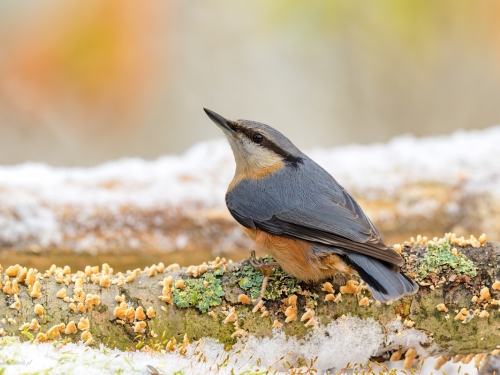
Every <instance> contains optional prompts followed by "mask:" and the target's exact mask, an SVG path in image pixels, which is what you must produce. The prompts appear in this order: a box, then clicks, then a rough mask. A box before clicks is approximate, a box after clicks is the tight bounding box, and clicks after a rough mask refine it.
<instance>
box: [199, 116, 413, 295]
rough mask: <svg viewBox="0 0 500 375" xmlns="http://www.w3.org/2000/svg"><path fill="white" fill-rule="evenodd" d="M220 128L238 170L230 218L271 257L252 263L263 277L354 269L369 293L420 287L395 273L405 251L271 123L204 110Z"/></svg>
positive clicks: (308, 278) (229, 199)
mask: <svg viewBox="0 0 500 375" xmlns="http://www.w3.org/2000/svg"><path fill="white" fill-rule="evenodd" d="M204 111H205V113H206V114H207V115H208V117H209V118H210V119H211V120H212V121H213V122H214V123H215V124H216V125H217V126H218V127H219V128H220V129H221V130H222V131H223V133H224V135H225V136H226V138H227V140H228V141H229V145H230V146H231V149H232V151H233V154H234V159H235V161H236V170H235V174H234V177H233V179H232V181H231V183H230V184H229V186H228V188H227V192H226V196H225V201H226V206H227V208H228V210H229V212H230V214H231V216H232V217H233V218H234V219H235V220H236V222H237V223H238V224H239V226H240V227H241V229H242V230H243V232H244V233H245V234H246V235H247V236H248V237H250V238H251V239H252V240H253V241H254V245H255V246H256V247H257V248H258V249H260V250H263V251H264V252H267V253H268V254H269V255H271V256H272V257H273V258H274V259H275V260H276V262H275V263H273V264H269V263H268V264H267V266H266V265H264V264H262V263H261V264H260V265H259V264H258V262H256V258H255V253H254V252H252V258H251V259H252V262H251V264H252V265H254V266H255V267H257V268H258V267H261V269H262V270H263V273H264V275H265V278H264V281H263V285H262V291H261V294H260V297H259V298H262V297H263V295H264V292H265V288H266V285H267V280H268V279H269V274H270V272H271V270H270V269H272V267H275V266H278V265H279V266H280V267H281V268H282V269H283V270H284V271H285V272H287V273H289V274H291V275H293V276H296V277H297V278H299V279H301V280H302V281H305V282H312V281H320V280H323V279H326V278H328V277H331V276H333V275H335V274H338V273H341V274H346V275H358V276H359V277H360V278H361V279H362V280H363V281H364V282H365V283H366V284H367V285H368V287H369V288H370V291H371V293H372V295H373V297H374V298H375V299H376V300H378V301H380V302H389V301H393V300H396V299H399V298H401V297H404V296H408V295H411V294H414V293H416V292H417V291H418V284H417V283H415V281H413V280H412V279H410V278H409V277H408V276H406V275H404V274H402V273H401V272H400V268H399V267H400V266H402V265H403V264H404V259H403V257H402V256H401V255H400V254H399V253H398V252H397V251H395V250H394V249H393V248H392V247H391V246H388V245H386V244H385V243H384V242H383V240H382V238H381V235H380V233H379V232H378V230H377V229H376V228H375V226H374V225H373V223H372V222H371V221H370V219H369V218H368V216H367V215H366V214H365V213H364V212H363V210H362V209H361V207H360V205H359V204H358V203H357V202H356V201H355V200H354V198H353V197H352V196H351V195H350V194H349V193H348V192H347V190H346V189H344V188H343V187H342V186H341V185H340V184H339V183H338V182H337V181H336V180H335V179H334V178H333V176H331V175H330V174H329V173H328V172H327V171H326V170H324V169H323V168H322V167H321V166H319V165H318V164H317V163H316V162H314V161H313V160H312V159H310V158H309V157H308V156H307V155H305V154H304V153H303V152H302V151H300V150H299V149H298V148H297V147H296V146H295V145H294V144H293V143H292V142H291V141H290V140H289V139H288V138H287V137H285V136H284V135H283V134H282V133H280V132H279V131H278V130H276V129H274V128H272V127H271V126H269V125H266V124H263V123H259V122H256V121H249V120H228V119H226V118H224V117H222V116H221V115H219V114H217V113H215V112H213V111H211V110H209V109H206V108H204Z"/></svg>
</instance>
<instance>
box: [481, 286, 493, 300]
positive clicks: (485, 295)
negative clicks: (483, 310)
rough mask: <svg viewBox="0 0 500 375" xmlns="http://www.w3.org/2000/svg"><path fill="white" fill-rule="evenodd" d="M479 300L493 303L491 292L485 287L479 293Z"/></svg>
mask: <svg viewBox="0 0 500 375" xmlns="http://www.w3.org/2000/svg"><path fill="white" fill-rule="evenodd" d="M479 296H480V297H479V299H480V300H481V301H484V300H486V301H488V302H491V295H490V290H489V289H488V288H487V287H484V288H483V289H481V291H480V292H479Z"/></svg>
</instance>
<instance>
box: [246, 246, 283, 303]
mask: <svg viewBox="0 0 500 375" xmlns="http://www.w3.org/2000/svg"><path fill="white" fill-rule="evenodd" d="M246 262H247V263H249V264H250V265H251V266H252V267H253V268H254V269H256V270H260V271H261V272H262V273H263V275H264V279H263V280H262V288H261V290H260V293H259V296H258V297H257V299H256V300H255V301H254V302H253V303H254V305H257V304H258V303H259V302H260V301H261V300H262V299H263V298H264V295H265V294H266V288H267V283H268V282H269V276H270V275H271V272H272V271H273V269H274V268H275V267H277V266H279V264H278V262H268V263H266V262H265V261H264V259H262V258H257V257H256V256H255V251H252V253H251V256H250V258H249V259H248V260H247V261H246Z"/></svg>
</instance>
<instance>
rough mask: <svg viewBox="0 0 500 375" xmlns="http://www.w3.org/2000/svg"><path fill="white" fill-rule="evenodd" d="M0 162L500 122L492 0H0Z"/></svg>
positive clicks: (90, 159) (328, 140) (381, 135)
mask: <svg viewBox="0 0 500 375" xmlns="http://www.w3.org/2000/svg"><path fill="white" fill-rule="evenodd" d="M0 82H1V85H0V134H1V137H0V164H3V165H6V164H7V165H8V164H17V163H22V162H24V161H28V160H30V161H43V162H47V163H49V164H52V165H57V166H75V165H77V166H91V165H95V164H97V163H101V162H104V161H106V160H109V159H116V158H119V157H122V156H139V157H143V158H147V159H151V158H156V157H158V156H159V155H162V154H170V153H179V152H182V151H183V150H185V149H186V148H187V147H189V146H190V145H192V144H194V143H196V142H199V141H201V140H205V139H210V138H214V137H220V136H221V134H220V133H219V131H218V129H217V128H215V127H214V126H212V124H211V123H210V122H209V121H208V120H207V118H206V116H205V114H204V113H203V111H202V110H201V108H202V107H203V106H205V107H208V108H210V109H213V110H215V111H217V112H219V113H221V114H222V115H224V116H226V117H228V118H245V119H253V120H257V121H261V122H265V123H268V124H270V125H273V126H275V127H277V128H279V129H280V130H282V131H283V132H284V133H285V134H287V135H288V136H289V137H290V138H291V139H292V140H293V141H295V142H296V143H297V144H298V145H299V146H300V147H304V148H310V147H312V146H324V147H332V146H337V145H342V144H348V143H352V142H359V143H372V142H378V141H386V140H388V139H389V138H391V137H393V136H395V135H397V134H401V133H412V134H415V135H417V136H423V135H433V134H445V133H449V132H450V131H452V130H454V129H458V128H463V129H470V128H484V127H488V126H491V125H494V124H497V123H500V105H499V100H500V3H498V2H497V1H494V0H490V1H481V2H471V1H456V0H443V1H439V2H436V1H431V0H421V1H398V0H383V1H377V2H365V1H357V0H356V1H348V2H347V1H337V0H328V1H308V2H302V1H298V0H276V1H273V2H269V1H266V0H243V1H238V2H230V1H220V0H204V1H193V0H191V1H186V0H183V1H180V0H171V1H168V2H161V1H151V2H149V3H148V6H147V7H145V6H144V4H141V3H138V2H134V1H130V0H121V1H117V0H110V1H106V2H102V1H95V0H90V1H85V2H78V3H74V2H66V1H62V0H52V1H45V2H43V3H40V2H15V1H8V2H2V3H1V5H0Z"/></svg>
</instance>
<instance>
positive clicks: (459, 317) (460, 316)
mask: <svg viewBox="0 0 500 375" xmlns="http://www.w3.org/2000/svg"><path fill="white" fill-rule="evenodd" d="M467 315H469V310H467V309H465V308H464V309H462V310H460V312H459V313H458V314H457V315H456V316H455V320H460V321H462V322H465V320H466V319H467Z"/></svg>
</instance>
